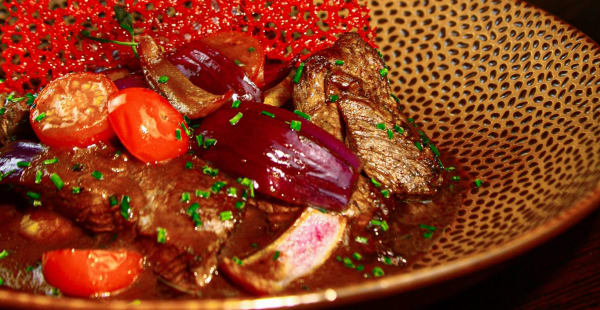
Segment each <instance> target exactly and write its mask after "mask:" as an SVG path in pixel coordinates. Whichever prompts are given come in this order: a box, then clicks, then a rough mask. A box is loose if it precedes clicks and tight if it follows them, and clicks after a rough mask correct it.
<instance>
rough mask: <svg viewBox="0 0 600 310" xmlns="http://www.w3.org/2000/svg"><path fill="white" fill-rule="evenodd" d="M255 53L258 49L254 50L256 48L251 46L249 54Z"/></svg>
mask: <svg viewBox="0 0 600 310" xmlns="http://www.w3.org/2000/svg"><path fill="white" fill-rule="evenodd" d="M254 51H256V49H255V48H254V46H250V47H249V48H248V52H249V53H254Z"/></svg>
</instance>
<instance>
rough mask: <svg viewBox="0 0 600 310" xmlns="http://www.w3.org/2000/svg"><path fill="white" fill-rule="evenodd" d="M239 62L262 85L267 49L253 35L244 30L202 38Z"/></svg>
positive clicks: (218, 33)
mask: <svg viewBox="0 0 600 310" xmlns="http://www.w3.org/2000/svg"><path fill="white" fill-rule="evenodd" d="M200 41H202V42H203V43H205V44H207V45H208V46H210V47H212V48H215V49H217V50H218V51H219V52H221V53H222V54H223V55H225V57H227V58H229V59H231V60H233V61H234V62H235V63H236V64H238V65H239V66H240V67H242V69H244V71H246V74H247V75H248V77H249V78H250V79H251V80H252V81H254V83H256V85H257V86H261V85H262V84H263V82H264V67H265V51H264V48H263V46H262V44H261V43H260V42H259V41H258V40H257V39H256V38H255V37H253V36H251V35H248V34H246V33H243V32H235V31H226V32H217V33H215V34H212V35H209V36H207V37H204V38H202V39H200Z"/></svg>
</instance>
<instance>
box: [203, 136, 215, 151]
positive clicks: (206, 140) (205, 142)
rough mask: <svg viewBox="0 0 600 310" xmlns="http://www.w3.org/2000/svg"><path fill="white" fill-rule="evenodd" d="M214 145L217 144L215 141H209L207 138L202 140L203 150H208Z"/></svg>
mask: <svg viewBox="0 0 600 310" xmlns="http://www.w3.org/2000/svg"><path fill="white" fill-rule="evenodd" d="M215 144H217V139H209V138H206V139H204V148H205V149H208V148H209V147H211V146H213V145H215Z"/></svg>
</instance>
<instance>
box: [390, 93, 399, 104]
mask: <svg viewBox="0 0 600 310" xmlns="http://www.w3.org/2000/svg"><path fill="white" fill-rule="evenodd" d="M390 96H392V98H394V101H396V103H398V104H400V99H398V97H396V95H394V94H390Z"/></svg>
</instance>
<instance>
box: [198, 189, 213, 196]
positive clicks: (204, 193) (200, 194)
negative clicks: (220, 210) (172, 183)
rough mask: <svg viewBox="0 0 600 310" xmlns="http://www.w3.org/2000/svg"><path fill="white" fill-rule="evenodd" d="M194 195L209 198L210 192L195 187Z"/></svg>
mask: <svg viewBox="0 0 600 310" xmlns="http://www.w3.org/2000/svg"><path fill="white" fill-rule="evenodd" d="M195 194H196V197H202V198H210V192H209V191H203V190H199V189H197V190H196V192H195Z"/></svg>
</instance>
